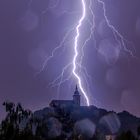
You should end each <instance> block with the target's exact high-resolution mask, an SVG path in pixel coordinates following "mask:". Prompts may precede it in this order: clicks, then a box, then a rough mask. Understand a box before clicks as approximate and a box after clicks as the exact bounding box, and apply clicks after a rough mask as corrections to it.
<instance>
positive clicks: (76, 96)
mask: <svg viewBox="0 0 140 140" xmlns="http://www.w3.org/2000/svg"><path fill="white" fill-rule="evenodd" d="M73 102H74V104H75V105H78V106H80V93H79V91H78V86H77V85H76V88H75V92H74V95H73Z"/></svg>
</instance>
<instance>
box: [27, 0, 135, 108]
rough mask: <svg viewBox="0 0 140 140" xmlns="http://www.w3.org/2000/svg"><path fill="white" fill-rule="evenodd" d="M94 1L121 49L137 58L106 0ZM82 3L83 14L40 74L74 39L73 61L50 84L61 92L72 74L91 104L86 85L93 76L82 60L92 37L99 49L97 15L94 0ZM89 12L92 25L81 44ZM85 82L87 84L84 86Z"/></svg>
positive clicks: (44, 64) (48, 8) (57, 2)
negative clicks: (113, 18) (109, 15)
mask: <svg viewBox="0 0 140 140" xmlns="http://www.w3.org/2000/svg"><path fill="white" fill-rule="evenodd" d="M93 1H94V2H95V1H96V2H98V3H99V4H101V5H102V10H103V16H104V19H105V21H106V24H107V26H108V28H110V30H111V31H112V33H113V37H114V39H115V41H116V42H117V43H118V44H119V45H120V49H121V48H122V49H123V50H124V51H125V52H126V53H127V54H129V55H130V56H131V57H134V58H136V56H135V55H134V54H133V52H132V51H131V50H130V49H129V48H127V45H128V44H133V43H132V42H130V41H128V40H127V39H126V38H124V36H123V35H122V34H121V33H120V32H119V31H118V30H117V29H116V28H115V27H114V26H113V25H112V24H111V22H110V20H109V19H108V17H107V14H106V5H105V3H104V1H103V0H93ZM32 2H33V0H29V4H28V6H30V5H31V3H32ZM59 2H60V0H56V3H55V4H54V5H53V6H51V7H47V8H46V9H45V10H43V11H42V13H41V15H43V14H45V13H46V12H47V11H49V10H50V9H51V10H52V9H54V8H56V7H57V6H58V5H59ZM80 3H81V7H82V15H81V16H80V18H79V20H78V21H77V24H76V25H74V26H73V27H72V28H70V29H69V30H68V32H66V34H65V35H64V37H63V38H62V41H60V43H59V45H58V46H56V47H55V48H54V49H53V51H52V53H51V55H50V56H49V57H48V58H45V61H44V63H43V65H42V68H41V69H40V71H39V72H38V74H40V73H41V72H42V71H44V70H46V68H48V67H47V66H48V63H49V62H50V61H51V60H52V59H53V58H54V57H55V55H56V53H57V51H59V50H60V49H62V53H63V52H64V49H65V44H66V42H68V41H72V42H73V41H74V45H73V46H72V47H73V50H74V54H73V57H72V58H73V59H72V60H71V62H69V63H67V64H66V65H65V66H64V67H63V68H62V70H61V73H59V75H58V76H57V77H56V79H54V80H53V81H52V82H50V84H49V86H51V87H56V86H57V87H58V94H59V91H60V86H61V85H62V84H63V83H65V82H66V81H68V80H71V78H72V76H74V77H75V79H76V81H77V84H78V86H79V89H80V91H81V93H82V95H83V97H84V99H85V101H86V105H87V106H89V105H90V101H89V97H88V96H89V95H88V94H87V89H85V88H84V87H88V88H89V84H88V80H89V79H91V76H90V75H89V74H88V71H87V69H86V67H85V66H83V64H82V61H83V58H84V56H85V54H84V48H85V47H86V46H87V43H88V42H89V41H91V39H93V40H94V43H95V45H94V47H95V49H97V50H98V48H97V47H96V39H95V38H94V37H95V34H94V31H95V30H96V29H95V26H96V25H95V17H96V16H95V14H94V11H93V10H92V0H80ZM88 4H89V6H88V7H87V5H88ZM86 7H87V8H86ZM88 12H89V13H88ZM64 13H65V14H76V13H79V11H72V12H69V11H66V10H64V11H62V14H64ZM88 14H90V17H91V18H92V21H90V20H89V19H88V23H89V25H90V31H89V35H88V37H87V38H86V39H84V43H83V44H82V45H81V44H80V45H79V39H80V36H81V32H80V29H81V27H82V25H83V23H84V22H85V21H86V18H87V16H88ZM87 25H88V24H87ZM73 31H75V32H76V35H75V36H74V38H72V39H70V40H67V39H68V38H69V35H71V34H72V33H73ZM79 59H80V61H79ZM71 67H72V68H71ZM69 69H70V72H69V74H68V75H67V76H65V73H66V71H67V70H69ZM79 69H80V70H79ZM83 77H84V78H83ZM83 79H84V80H83ZM91 81H92V80H91ZM84 84H86V85H87V86H84ZM88 92H89V91H88ZM94 100H95V98H94Z"/></svg>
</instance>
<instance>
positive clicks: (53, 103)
mask: <svg viewBox="0 0 140 140" xmlns="http://www.w3.org/2000/svg"><path fill="white" fill-rule="evenodd" d="M73 104H74V102H73V100H52V101H51V103H50V106H61V105H66V106H72V105H73Z"/></svg>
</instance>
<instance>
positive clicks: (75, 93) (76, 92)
mask: <svg viewBox="0 0 140 140" xmlns="http://www.w3.org/2000/svg"><path fill="white" fill-rule="evenodd" d="M74 95H79V91H78V86H77V85H76V88H75V92H74Z"/></svg>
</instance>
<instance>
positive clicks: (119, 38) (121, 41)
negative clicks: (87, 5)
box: [97, 0, 138, 59]
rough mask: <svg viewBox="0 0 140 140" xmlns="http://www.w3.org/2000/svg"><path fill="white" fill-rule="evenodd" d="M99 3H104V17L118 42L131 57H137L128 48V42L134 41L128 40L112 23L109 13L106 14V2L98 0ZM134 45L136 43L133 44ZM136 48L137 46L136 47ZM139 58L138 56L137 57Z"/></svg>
mask: <svg viewBox="0 0 140 140" xmlns="http://www.w3.org/2000/svg"><path fill="white" fill-rule="evenodd" d="M97 2H98V3H100V4H101V5H102V8H103V14H104V19H105V21H106V24H107V26H108V27H109V28H110V29H111V30H112V32H113V34H114V38H115V39H116V41H117V42H118V44H121V45H122V47H123V50H124V51H125V52H126V53H128V54H129V55H130V56H131V57H134V58H137V57H136V56H135V55H134V54H133V52H132V51H131V50H130V49H128V48H127V46H126V43H127V44H133V43H132V42H130V41H128V40H127V39H125V38H124V37H123V35H122V34H121V33H120V32H119V31H118V30H117V29H116V28H115V27H114V26H113V25H112V24H111V23H110V21H109V19H108V17H107V15H106V7H105V3H104V2H103V1H102V0H97ZM133 47H134V45H133ZM134 49H135V48H134ZM137 59H138V58H137Z"/></svg>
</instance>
